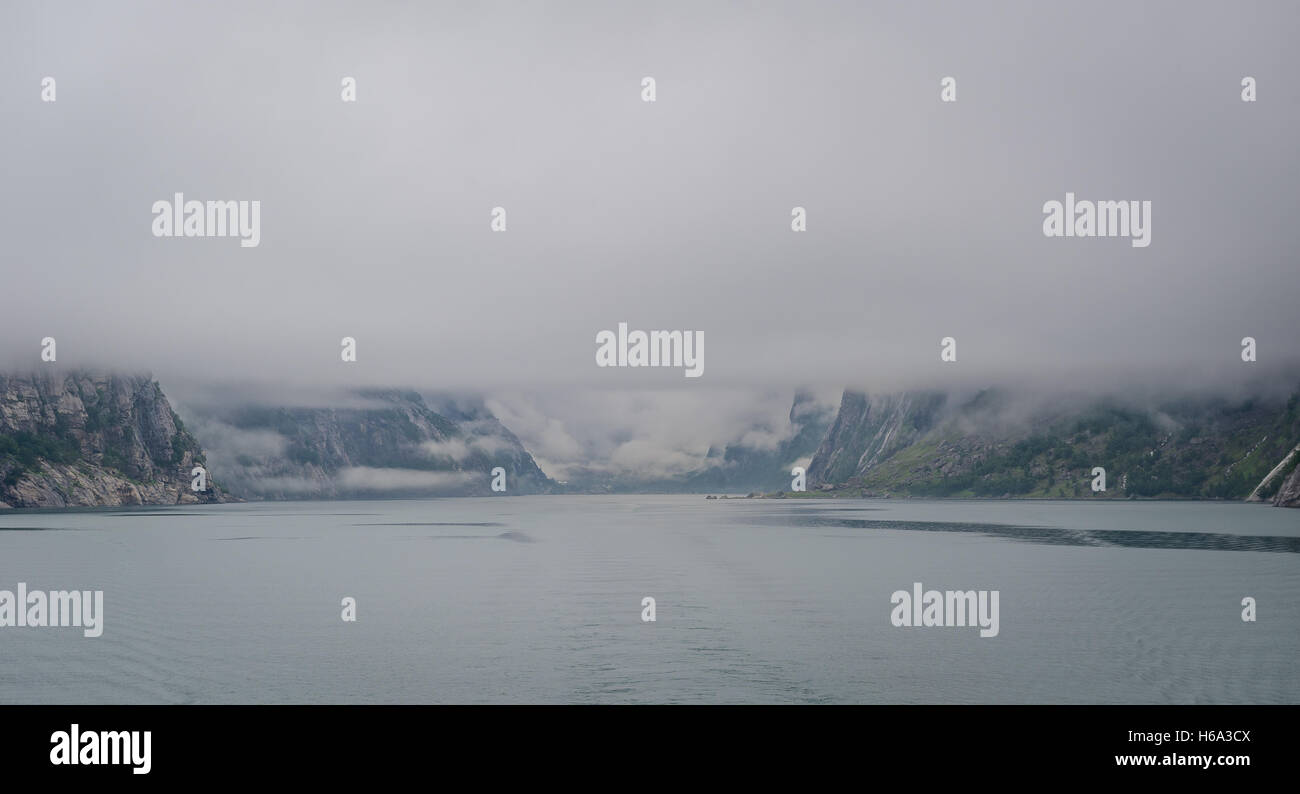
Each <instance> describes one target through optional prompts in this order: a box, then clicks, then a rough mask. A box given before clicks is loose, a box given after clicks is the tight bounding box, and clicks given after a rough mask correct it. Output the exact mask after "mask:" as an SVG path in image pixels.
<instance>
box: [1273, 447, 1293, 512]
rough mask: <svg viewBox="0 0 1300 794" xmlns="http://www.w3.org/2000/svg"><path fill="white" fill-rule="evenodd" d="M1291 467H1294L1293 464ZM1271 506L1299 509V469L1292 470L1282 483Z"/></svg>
mask: <svg viewBox="0 0 1300 794" xmlns="http://www.w3.org/2000/svg"><path fill="white" fill-rule="evenodd" d="M1296 460H1300V458H1297V459H1296ZM1292 465H1293V466H1294V462H1293V463H1292ZM1273 504H1274V506H1276V507H1300V467H1296V468H1293V469H1292V470H1291V473H1290V474H1289V475H1288V476H1287V478H1286V479H1285V480H1283V481H1282V487H1281V488H1279V489H1278V492H1277V496H1275V497H1273Z"/></svg>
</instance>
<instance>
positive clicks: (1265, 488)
mask: <svg viewBox="0 0 1300 794" xmlns="http://www.w3.org/2000/svg"><path fill="white" fill-rule="evenodd" d="M1297 443H1300V395H1296V396H1292V397H1291V398H1290V399H1289V400H1282V401H1279V400H1268V399H1262V398H1261V399H1249V400H1237V401H1232V400H1226V399H1221V398H1188V399H1181V400H1167V401H1162V402H1136V401H1120V400H1115V399H1082V398H1073V399H1064V398H1063V399H1054V400H1047V399H1041V400H1038V401H1036V402H1031V401H1029V400H1027V399H1025V398H1023V397H1021V396H1017V395H1011V394H1008V393H1002V392H997V391H984V392H980V393H978V394H975V395H969V396H962V397H958V396H955V395H942V394H933V393H905V394H893V395H881V396H877V395H870V396H869V395H866V394H861V393H855V392H846V393H845V395H844V398H843V401H842V403H841V405H840V410H839V414H838V415H837V416H836V418H835V421H834V422H833V423H832V425H831V429H830V430H829V431H828V432H827V435H826V438H825V439H824V440H823V441H822V444H821V446H820V447H819V448H818V450H817V454H816V455H814V456H813V460H812V463H811V464H810V465H809V469H808V476H809V485H810V489H815V490H821V491H830V492H834V493H845V494H852V495H857V494H861V495H891V496H954V497H1039V498H1122V497H1147V498H1179V497H1181V498H1198V499H1246V498H1247V497H1252V498H1258V499H1260V500H1272V501H1273V503H1274V504H1279V505H1300V498H1297V497H1300V482H1298V481H1297V476H1296V474H1295V471H1294V462H1295V461H1292V462H1291V464H1290V465H1291V467H1292V468H1289V469H1288V468H1286V467H1285V466H1279V464H1278V461H1283V460H1284V459H1285V456H1286V455H1287V454H1288V453H1289V452H1290V451H1291V450H1292V449H1293V448H1294V447H1295V446H1296V445H1297ZM1296 460H1300V456H1296ZM1095 467H1101V468H1104V469H1105V471H1106V490H1105V491H1102V492H1094V491H1093V490H1092V487H1091V484H1092V480H1093V476H1094V475H1093V473H1092V472H1093V469H1094V468H1095ZM1273 472H1277V474H1276V475H1274V476H1270V473H1273Z"/></svg>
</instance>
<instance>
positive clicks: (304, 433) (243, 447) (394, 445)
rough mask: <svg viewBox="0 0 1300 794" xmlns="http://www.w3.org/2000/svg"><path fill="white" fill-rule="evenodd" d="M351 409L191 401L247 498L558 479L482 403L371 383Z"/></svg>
mask: <svg viewBox="0 0 1300 794" xmlns="http://www.w3.org/2000/svg"><path fill="white" fill-rule="evenodd" d="M353 397H354V399H353V404H352V405H349V406H346V407H328V408H327V407H294V406H273V405H244V406H240V407H235V408H220V409H218V410H207V409H203V408H192V409H189V410H191V418H192V422H193V424H194V426H195V433H196V434H197V435H198V437H199V438H200V439H202V441H203V443H204V445H205V447H206V448H207V449H208V450H209V454H210V456H211V457H212V460H213V466H214V468H215V469H216V470H217V471H219V472H220V474H221V477H222V482H223V483H224V484H225V485H226V487H227V488H229V489H230V490H231V492H232V493H235V494H237V495H239V496H242V497H245V498H250V499H334V498H363V497H366V498H382V497H399V496H412V497H413V496H434V495H447V496H451V495H488V494H492V493H494V491H493V490H492V488H491V484H492V480H493V474H492V471H493V469H496V468H498V467H500V468H501V469H504V471H505V482H504V484H505V491H504V493H507V494H525V493H538V492H545V491H548V490H550V489H551V487H552V486H553V485H554V484H553V483H552V482H551V480H550V479H548V478H547V477H546V475H545V474H544V473H543V472H542V471H541V469H539V468H538V467H537V463H536V462H535V461H534V460H533V457H532V455H530V454H529V453H528V451H527V450H525V449H524V448H523V446H522V445H521V444H520V443H519V439H517V438H516V437H515V436H514V434H512V433H510V432H509V431H508V430H507V429H506V428H505V427H503V426H502V425H501V423H500V422H498V421H496V419H495V417H492V416H491V414H490V413H488V412H487V410H486V409H485V408H483V407H482V405H481V404H479V403H476V402H473V401H454V400H447V401H446V408H445V410H446V411H447V412H448V413H449V414H450V415H451V416H447V415H444V414H441V413H439V412H438V411H435V410H434V409H433V408H431V407H430V406H429V405H428V404H427V403H426V402H425V400H424V398H423V397H422V396H421V395H420V394H418V393H415V392H401V391H371V392H365V393H361V394H357V395H354V396H353Z"/></svg>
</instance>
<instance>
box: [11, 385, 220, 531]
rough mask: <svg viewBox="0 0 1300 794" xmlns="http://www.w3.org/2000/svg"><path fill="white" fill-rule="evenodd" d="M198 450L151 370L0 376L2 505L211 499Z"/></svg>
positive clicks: (214, 497) (216, 495)
mask: <svg viewBox="0 0 1300 794" xmlns="http://www.w3.org/2000/svg"><path fill="white" fill-rule="evenodd" d="M195 466H205V467H206V462H205V458H204V455H203V450H202V449H201V448H200V447H199V444H198V442H197V441H196V440H195V439H194V437H193V436H191V435H190V434H189V432H188V431H186V430H185V427H184V425H183V424H182V423H181V421H180V419H179V418H178V417H177V416H176V414H175V412H173V411H172V408H171V405H170V404H169V403H168V401H167V398H166V397H165V396H164V395H163V392H162V388H161V387H160V386H159V385H158V383H157V382H155V381H154V380H153V379H152V378H151V377H149V376H147V375H137V376H118V375H98V374H90V373H57V374H33V375H0V507H94V506H118V505H153V504H157V505H164V504H183V503H195V502H215V501H222V500H223V499H224V496H223V493H222V491H221V489H220V488H219V487H217V486H216V484H215V483H214V482H212V480H211V475H210V474H209V475H208V477H209V480H208V489H207V490H206V491H202V492H197V493H196V492H195V491H193V490H191V488H190V485H191V480H192V478H191V471H192V470H193V468H194V467H195Z"/></svg>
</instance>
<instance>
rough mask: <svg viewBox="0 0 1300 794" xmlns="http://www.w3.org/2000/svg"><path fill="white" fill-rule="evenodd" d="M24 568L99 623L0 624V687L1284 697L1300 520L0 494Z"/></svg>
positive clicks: (507, 698)
mask: <svg viewBox="0 0 1300 794" xmlns="http://www.w3.org/2000/svg"><path fill="white" fill-rule="evenodd" d="M19 582H25V583H27V586H28V589H29V590H36V589H44V590H65V589H66V590H71V589H79V590H103V591H104V612H105V617H104V633H103V636H101V637H98V638H87V637H84V636H82V631H81V630H80V629H75V628H30V627H22V628H19V627H5V628H0V703H264V702H269V703H352V702H361V703H441V702H454V703H464V702H469V703H482V702H581V703H587V702H602V703H617V702H685V703H713V702H726V703H734V702H763V703H862V702H865V703H881V702H883V703H1021V702H1028V703H1297V702H1300V676H1297V660H1300V511H1297V510H1284V509H1277V508H1272V507H1265V506H1259V505H1246V504H1225V503H1189V502H1144V503H1133V502H1106V503H1099V502H1034V501H938V502H933V501H932V502H924V501H896V500H893V501H891V500H862V501H858V500H840V499H835V500H829V499H827V500H812V499H810V500H798V501H795V500H743V499H741V500H734V499H733V500H725V501H724V500H705V499H704V498H703V497H702V496H607V497H606V496H533V497H497V498H481V499H443V500H428V501H374V502H292V503H255V504H235V505H212V506H202V507H176V508H148V509H139V508H137V509H131V510H91V511H76V512H45V511H40V512H31V511H22V512H18V511H5V512H3V513H0V589H4V590H11V591H12V590H15V589H16V587H17V584H18V583H19ZM913 582H921V583H922V584H923V586H924V587H925V588H926V589H936V590H958V589H960V590H971V589H973V590H998V591H999V592H1000V609H999V612H1000V614H999V633H998V636H996V637H991V638H982V637H980V636H979V629H978V628H973V627H965V628H961V627H928V628H907V627H895V626H893V625H891V623H890V611H891V609H892V605H891V603H890V596H891V594H892V593H893V592H894V591H896V590H910V589H911V587H912V583H913ZM347 596H350V597H352V598H355V599H356V601H357V620H356V622H354V623H346V622H344V621H342V620H341V618H340V614H341V612H342V607H341V605H340V602H341V600H342V599H343V598H344V597H347ZM645 596H652V597H654V598H655V599H656V607H657V608H656V613H657V614H656V617H657V620H656V622H654V623H645V622H642V620H641V614H642V605H641V603H642V598H643V597H645ZM1246 596H1250V597H1253V598H1255V599H1256V601H1257V604H1258V620H1257V622H1254V623H1247V622H1243V621H1242V619H1241V612H1242V606H1241V601H1242V599H1243V598H1244V597H1246Z"/></svg>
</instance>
